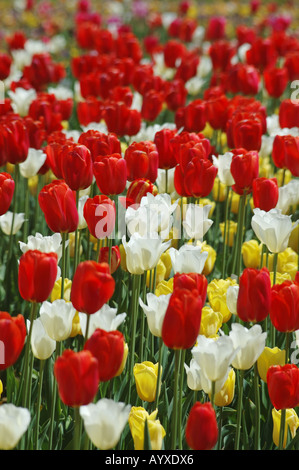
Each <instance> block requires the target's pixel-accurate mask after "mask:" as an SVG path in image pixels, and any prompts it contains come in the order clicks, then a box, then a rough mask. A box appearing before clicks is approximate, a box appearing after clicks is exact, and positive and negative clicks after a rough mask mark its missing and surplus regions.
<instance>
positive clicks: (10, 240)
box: [7, 165, 20, 261]
mask: <svg viewBox="0 0 299 470" xmlns="http://www.w3.org/2000/svg"><path fill="white" fill-rule="evenodd" d="M14 176H15V178H14V180H15V190H14V194H13V203H12V221H11V230H10V235H9V245H8V258H7V259H8V261H9V260H10V259H11V256H12V251H13V238H14V234H13V229H14V224H15V215H16V213H17V197H18V194H17V192H18V188H19V179H20V168H19V165H15V175H14Z"/></svg>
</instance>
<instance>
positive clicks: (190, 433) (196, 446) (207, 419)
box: [185, 402, 218, 450]
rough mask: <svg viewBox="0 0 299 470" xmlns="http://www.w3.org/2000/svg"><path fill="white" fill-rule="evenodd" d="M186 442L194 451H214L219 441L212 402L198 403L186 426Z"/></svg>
mask: <svg viewBox="0 0 299 470" xmlns="http://www.w3.org/2000/svg"><path fill="white" fill-rule="evenodd" d="M185 435H186V442H187V444H188V446H189V447H190V448H191V449H192V450H212V449H213V447H214V446H215V445H216V443H217V439H218V425H217V418H216V413H215V410H214V408H213V406H212V404H211V403H210V402H206V403H200V402H196V403H195V404H194V405H193V406H192V408H191V410H190V413H189V416H188V419H187V424H186V434H185Z"/></svg>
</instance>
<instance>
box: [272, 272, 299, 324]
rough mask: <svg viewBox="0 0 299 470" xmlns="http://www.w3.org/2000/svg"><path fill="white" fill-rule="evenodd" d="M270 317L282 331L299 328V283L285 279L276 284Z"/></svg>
mask: <svg viewBox="0 0 299 470" xmlns="http://www.w3.org/2000/svg"><path fill="white" fill-rule="evenodd" d="M270 319H271V322H272V324H273V325H274V327H275V328H276V329H277V330H278V331H281V332H291V331H296V330H298V329H299V283H298V282H296V281H288V280H287V281H284V282H283V283H282V284H275V285H274V286H273V287H272V291H271V304H270Z"/></svg>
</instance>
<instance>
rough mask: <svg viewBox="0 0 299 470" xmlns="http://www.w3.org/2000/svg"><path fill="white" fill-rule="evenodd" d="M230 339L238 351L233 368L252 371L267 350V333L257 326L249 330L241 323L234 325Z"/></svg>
mask: <svg viewBox="0 0 299 470" xmlns="http://www.w3.org/2000/svg"><path fill="white" fill-rule="evenodd" d="M229 337H230V338H231V339H232V341H233V345H234V348H235V350H236V351H237V354H236V356H235V357H234V359H233V361H232V366H233V367H234V368H235V369H241V370H248V369H250V368H251V367H252V366H253V365H254V364H255V362H256V361H257V360H258V358H259V356H260V355H261V354H262V352H263V350H264V349H265V342H266V337H267V333H266V332H263V331H262V327H261V326H260V325H257V324H256V325H254V326H252V327H251V328H249V329H248V328H246V327H244V326H243V325H241V324H240V323H233V324H232V326H231V331H230V332H229Z"/></svg>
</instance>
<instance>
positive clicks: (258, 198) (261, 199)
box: [252, 178, 279, 212]
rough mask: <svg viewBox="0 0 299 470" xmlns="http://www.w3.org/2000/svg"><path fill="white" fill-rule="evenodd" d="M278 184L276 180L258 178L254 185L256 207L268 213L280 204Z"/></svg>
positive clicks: (253, 192) (253, 195) (253, 193)
mask: <svg viewBox="0 0 299 470" xmlns="http://www.w3.org/2000/svg"><path fill="white" fill-rule="evenodd" d="M278 195H279V191H278V183H277V179H276V178H256V179H255V180H254V181H253V184H252V197H253V203H254V207H258V208H259V209H261V210H263V211H266V212H268V211H269V210H271V209H274V207H276V204H277V202H278Z"/></svg>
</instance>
